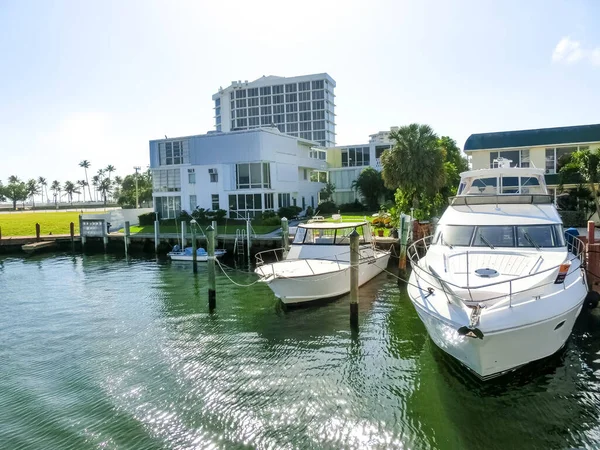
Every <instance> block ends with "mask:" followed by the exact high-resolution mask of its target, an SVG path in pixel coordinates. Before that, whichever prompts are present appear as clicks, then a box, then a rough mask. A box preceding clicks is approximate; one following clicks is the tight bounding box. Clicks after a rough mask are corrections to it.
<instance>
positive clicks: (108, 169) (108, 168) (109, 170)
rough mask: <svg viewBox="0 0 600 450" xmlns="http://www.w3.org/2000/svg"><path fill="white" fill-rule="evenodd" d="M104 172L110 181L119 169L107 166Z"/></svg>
mask: <svg viewBox="0 0 600 450" xmlns="http://www.w3.org/2000/svg"><path fill="white" fill-rule="evenodd" d="M104 170H105V171H106V173H107V174H108V179H109V180H110V174H111V173H113V172H114V171H115V170H117V169H115V166H113V165H111V164H109V165H108V166H106V169H104Z"/></svg>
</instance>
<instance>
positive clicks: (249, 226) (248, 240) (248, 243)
mask: <svg viewBox="0 0 600 450" xmlns="http://www.w3.org/2000/svg"><path fill="white" fill-rule="evenodd" d="M251 232H252V224H251V223H250V217H248V219H246V246H247V247H248V268H250V248H252V239H251V237H250V233H251Z"/></svg>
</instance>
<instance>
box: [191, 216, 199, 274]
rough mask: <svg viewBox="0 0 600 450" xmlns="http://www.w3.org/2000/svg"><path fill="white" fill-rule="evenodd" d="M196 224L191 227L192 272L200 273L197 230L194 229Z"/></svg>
mask: <svg viewBox="0 0 600 450" xmlns="http://www.w3.org/2000/svg"><path fill="white" fill-rule="evenodd" d="M194 222H195V221H194ZM194 222H192V223H191V227H190V228H191V229H192V272H193V273H198V241H197V240H196V228H194Z"/></svg>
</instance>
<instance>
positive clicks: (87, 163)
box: [79, 159, 92, 201]
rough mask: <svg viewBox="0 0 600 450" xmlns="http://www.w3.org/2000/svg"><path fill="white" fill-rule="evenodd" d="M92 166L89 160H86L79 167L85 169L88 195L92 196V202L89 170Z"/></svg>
mask: <svg viewBox="0 0 600 450" xmlns="http://www.w3.org/2000/svg"><path fill="white" fill-rule="evenodd" d="M91 165H92V164H91V163H90V162H89V161H88V160H87V159H84V160H83V161H81V162H80V163H79V167H83V169H84V170H85V182H86V183H87V187H88V193H89V194H90V201H91V200H92V191H90V180H88V174H87V170H88V169H89V168H90V166H91Z"/></svg>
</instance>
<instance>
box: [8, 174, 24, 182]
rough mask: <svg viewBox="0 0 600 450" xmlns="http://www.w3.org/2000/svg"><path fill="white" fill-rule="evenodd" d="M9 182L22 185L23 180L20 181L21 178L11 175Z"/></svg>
mask: <svg viewBox="0 0 600 450" xmlns="http://www.w3.org/2000/svg"><path fill="white" fill-rule="evenodd" d="M8 182H9V183H20V182H21V180H19V177H18V176H16V175H11V176H10V177H8Z"/></svg>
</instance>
